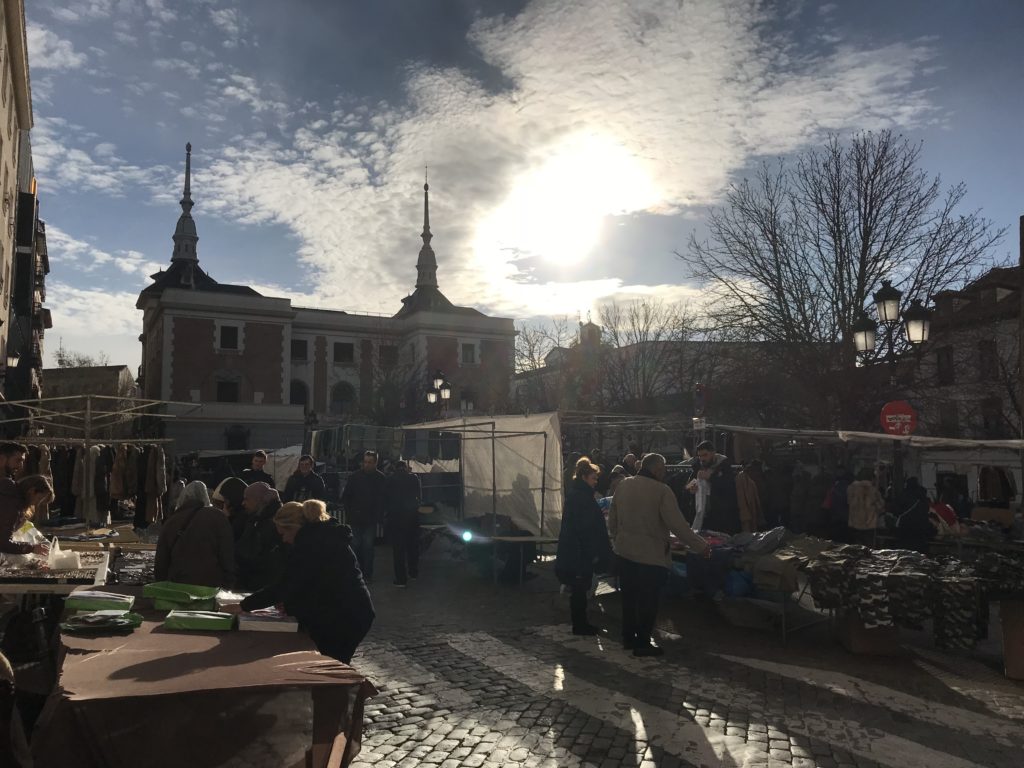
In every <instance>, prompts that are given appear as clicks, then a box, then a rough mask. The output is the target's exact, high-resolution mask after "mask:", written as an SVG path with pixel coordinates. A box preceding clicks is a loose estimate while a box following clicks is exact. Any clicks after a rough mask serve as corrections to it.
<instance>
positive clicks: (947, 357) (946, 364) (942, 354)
mask: <svg viewBox="0 0 1024 768" xmlns="http://www.w3.org/2000/svg"><path fill="white" fill-rule="evenodd" d="M935 365H936V368H937V369H938V375H939V384H940V385H941V386H946V385H948V384H955V383H956V375H955V374H954V371H953V348H952V347H942V348H941V349H939V350H936V352H935Z"/></svg>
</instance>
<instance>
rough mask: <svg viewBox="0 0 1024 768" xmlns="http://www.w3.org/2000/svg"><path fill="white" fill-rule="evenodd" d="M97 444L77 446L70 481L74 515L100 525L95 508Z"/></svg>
mask: <svg viewBox="0 0 1024 768" xmlns="http://www.w3.org/2000/svg"><path fill="white" fill-rule="evenodd" d="M99 455H100V449H99V447H98V446H95V445H94V446H92V447H91V448H79V449H78V451H77V452H76V454H75V474H74V479H73V480H72V481H71V492H72V493H73V494H75V517H78V518H81V519H82V520H84V521H85V522H87V523H89V524H90V525H102V524H104V523H106V520H100V516H99V511H98V510H97V508H96V461H97V459H99Z"/></svg>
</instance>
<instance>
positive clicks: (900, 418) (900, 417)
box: [882, 400, 917, 435]
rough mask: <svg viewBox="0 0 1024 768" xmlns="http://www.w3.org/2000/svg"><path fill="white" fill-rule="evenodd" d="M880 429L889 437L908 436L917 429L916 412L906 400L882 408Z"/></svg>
mask: <svg viewBox="0 0 1024 768" xmlns="http://www.w3.org/2000/svg"><path fill="white" fill-rule="evenodd" d="M882 429H884V430H885V431H886V433H888V434H890V435H910V434H913V432H914V430H915V429H917V412H916V411H915V410H914V409H913V408H911V407H910V403H908V402H907V401H906V400H895V401H893V402H891V403H886V404H885V405H883V406H882Z"/></svg>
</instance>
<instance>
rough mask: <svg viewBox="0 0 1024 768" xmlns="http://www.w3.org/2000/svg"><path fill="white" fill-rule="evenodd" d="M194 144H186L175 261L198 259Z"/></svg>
mask: <svg viewBox="0 0 1024 768" xmlns="http://www.w3.org/2000/svg"><path fill="white" fill-rule="evenodd" d="M192 206H193V202H192V144H191V143H188V144H186V145H185V189H184V191H183V192H182V195H181V216H179V217H178V226H177V227H175V228H174V237H173V238H172V239H173V240H174V254H173V255H172V256H171V262H175V261H181V260H184V261H198V260H199V256H198V255H197V253H196V243H198V242H199V235H197V234H196V223H195V221H193V219H192Z"/></svg>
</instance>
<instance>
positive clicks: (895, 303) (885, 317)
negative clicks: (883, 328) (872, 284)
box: [875, 280, 903, 324]
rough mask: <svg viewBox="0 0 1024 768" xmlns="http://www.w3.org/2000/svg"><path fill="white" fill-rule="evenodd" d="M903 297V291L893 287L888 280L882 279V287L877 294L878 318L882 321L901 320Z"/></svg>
mask: <svg viewBox="0 0 1024 768" xmlns="http://www.w3.org/2000/svg"><path fill="white" fill-rule="evenodd" d="M902 298H903V293H902V292H901V291H900V290H899V289H898V288H893V287H892V283H890V282H889V281H888V280H883V281H882V287H881V288H879V289H878V292H877V293H876V294H875V309H876V310H878V319H879V320H880V321H881V322H882V323H886V324H888V323H896V322H899V319H900V299H902Z"/></svg>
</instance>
